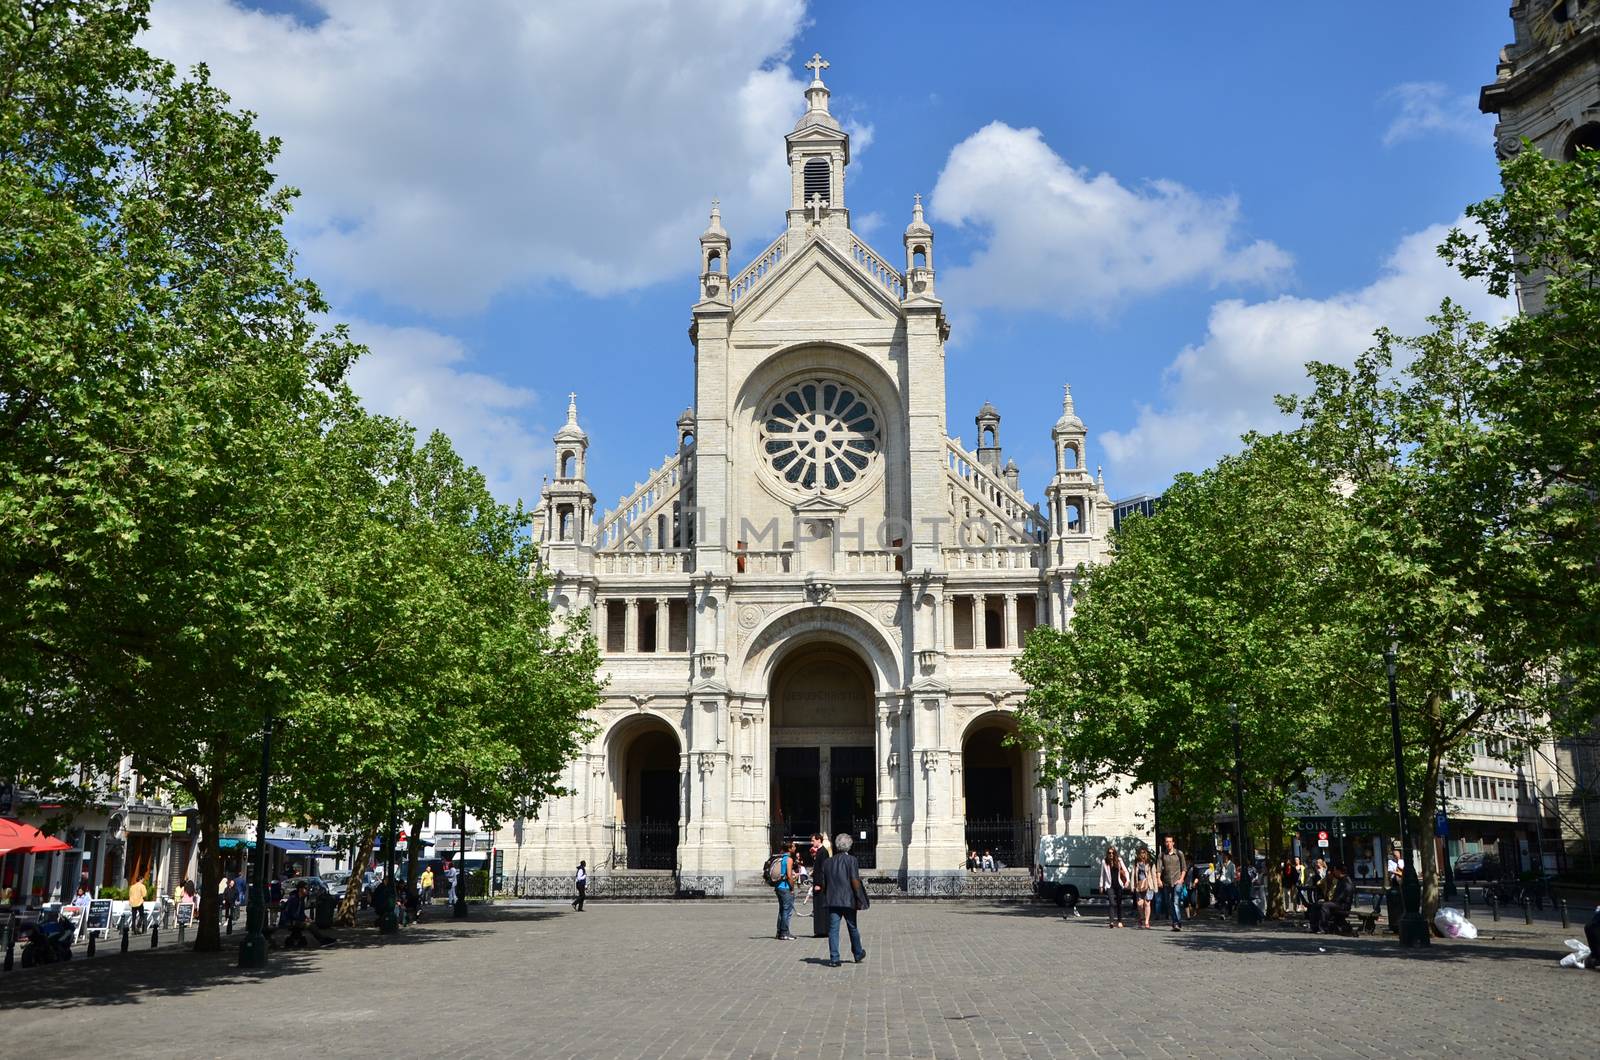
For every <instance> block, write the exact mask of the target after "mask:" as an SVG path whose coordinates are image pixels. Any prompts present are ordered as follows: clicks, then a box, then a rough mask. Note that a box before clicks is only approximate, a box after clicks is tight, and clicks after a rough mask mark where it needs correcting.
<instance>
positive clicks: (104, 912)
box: [84, 898, 111, 936]
mask: <svg viewBox="0 0 1600 1060" xmlns="http://www.w3.org/2000/svg"><path fill="white" fill-rule="evenodd" d="M84 927H85V929H86V930H89V931H98V932H99V933H100V934H101V936H104V935H105V933H106V932H108V931H110V930H111V899H109V898H95V899H91V900H90V902H89V918H88V922H87V923H86V924H85V925H84Z"/></svg>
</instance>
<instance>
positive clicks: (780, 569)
mask: <svg viewBox="0 0 1600 1060" xmlns="http://www.w3.org/2000/svg"><path fill="white" fill-rule="evenodd" d="M733 555H734V570H736V571H737V572H738V573H740V574H787V573H789V570H790V567H791V566H792V565H793V564H792V557H793V556H794V552H793V551H791V550H790V549H786V548H779V549H760V550H756V551H751V550H745V551H739V552H735V553H734V554H733Z"/></svg>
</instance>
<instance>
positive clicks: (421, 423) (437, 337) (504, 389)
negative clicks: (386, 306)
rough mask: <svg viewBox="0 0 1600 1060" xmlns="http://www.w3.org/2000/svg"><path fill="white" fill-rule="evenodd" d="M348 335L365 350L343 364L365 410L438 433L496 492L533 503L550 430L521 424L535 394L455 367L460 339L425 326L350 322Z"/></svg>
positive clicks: (462, 357)
mask: <svg viewBox="0 0 1600 1060" xmlns="http://www.w3.org/2000/svg"><path fill="white" fill-rule="evenodd" d="M350 333H351V337H352V338H353V339H355V340H356V341H357V342H362V343H365V344H366V345H367V346H368V347H369V348H370V350H371V352H370V353H368V354H367V355H366V356H365V357H362V358H361V359H360V360H358V361H356V363H355V367H353V368H352V369H351V370H350V385H351V386H352V387H353V388H354V389H355V391H356V393H358V394H360V395H361V398H362V403H363V404H364V405H365V406H366V407H367V408H369V409H371V410H372V411H374V412H378V413H382V414H384V415H387V416H399V417H401V418H402V419H405V420H406V421H408V422H409V423H410V424H411V425H412V426H414V427H416V428H417V433H418V435H419V440H421V439H422V438H426V437H427V436H428V434H430V433H431V432H433V431H434V430H441V431H443V432H444V433H445V434H447V435H449V436H450V441H451V443H452V444H453V445H454V446H455V448H456V452H458V453H460V454H461V458H462V459H463V460H465V461H466V462H467V463H469V464H472V465H473V466H475V467H476V468H478V470H480V471H482V472H483V475H484V478H485V479H487V480H488V483H489V488H490V490H492V491H493V493H494V495H495V496H496V497H497V498H499V499H500V500H502V501H505V502H506V503H511V502H513V501H514V500H515V499H516V498H518V497H522V498H524V499H525V500H526V501H527V502H528V503H529V504H532V503H533V501H534V499H535V498H536V497H537V495H538V492H539V483H538V479H539V476H540V475H541V474H544V473H546V472H548V471H549V468H550V458H551V447H550V444H549V442H548V439H549V437H550V434H551V430H545V429H542V428H539V429H537V430H536V429H534V428H532V427H530V426H529V425H528V423H527V413H528V412H529V411H530V410H531V409H532V408H533V407H534V405H535V403H536V402H537V399H538V396H537V395H536V394H535V393H534V392H533V391H532V390H529V389H527V388H525V387H518V386H510V385H507V384H506V383H504V382H502V381H501V380H499V379H496V378H494V377H493V376H490V375H485V374H483V373H481V372H474V371H470V370H467V369H465V368H463V362H465V361H466V360H467V350H466V348H465V347H464V346H463V345H462V344H461V341H460V340H459V339H457V338H455V337H453V336H450V335H445V334H441V333H440V332H437V331H432V330H430V329H428V328H418V327H390V326H388V325H385V324H376V323H372V322H370V321H362V320H355V321H351V323H350ZM564 407H565V406H563V408H564Z"/></svg>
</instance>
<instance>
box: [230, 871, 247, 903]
mask: <svg viewBox="0 0 1600 1060" xmlns="http://www.w3.org/2000/svg"><path fill="white" fill-rule="evenodd" d="M244 873H245V870H244V869H240V870H239V875H237V876H235V877H234V878H233V901H234V904H235V905H246V904H248V903H249V901H250V884H249V882H248V881H247V880H246V878H245V874H244Z"/></svg>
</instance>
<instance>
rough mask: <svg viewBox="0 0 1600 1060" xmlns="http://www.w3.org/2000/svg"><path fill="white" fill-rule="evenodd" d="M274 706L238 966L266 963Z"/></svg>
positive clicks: (266, 728)
mask: <svg viewBox="0 0 1600 1060" xmlns="http://www.w3.org/2000/svg"><path fill="white" fill-rule="evenodd" d="M274 720H275V718H274V715H273V711H272V708H271V707H268V708H267V719H266V723H265V724H264V725H263V726H262V729H261V789H260V793H259V797H258V798H257V800H256V851H255V854H256V857H255V862H256V866H255V879H253V880H251V881H250V890H249V902H248V904H247V905H246V906H245V914H244V919H245V936H244V942H242V943H240V944H239V967H241V968H265V967H266V966H267V934H266V925H267V787H268V785H269V784H270V783H271V781H272V724H273V721H274Z"/></svg>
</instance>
